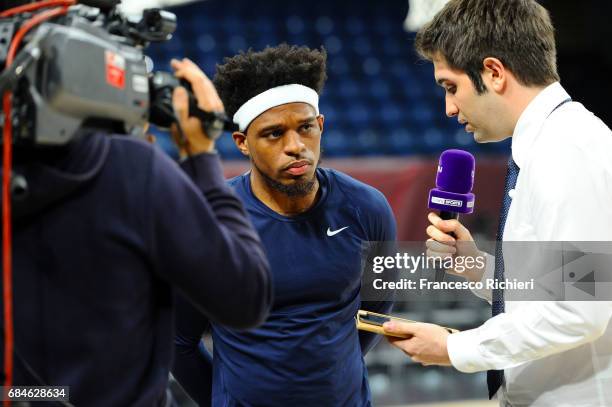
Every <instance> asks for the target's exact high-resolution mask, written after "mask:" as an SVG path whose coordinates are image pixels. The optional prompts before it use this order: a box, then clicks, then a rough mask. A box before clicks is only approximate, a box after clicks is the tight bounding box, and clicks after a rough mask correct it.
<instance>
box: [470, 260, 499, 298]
mask: <svg viewBox="0 0 612 407" xmlns="http://www.w3.org/2000/svg"><path fill="white" fill-rule="evenodd" d="M485 258H486V262H485V271H484V273H482V278H481V279H480V282H481V283H483V287H486V286H487V284H486V282H487V280H491V279H492V278H493V273H495V257H494V256H491V255H490V254H489V253H485ZM472 293H474V295H475V296H477V297H480V298H482V299H483V300H486V301H488V302H489V303H491V301H492V299H493V292H492V291H491V289H488V288H481V289H478V288H474V289H472Z"/></svg>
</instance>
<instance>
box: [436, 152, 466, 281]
mask: <svg viewBox="0 0 612 407" xmlns="http://www.w3.org/2000/svg"><path fill="white" fill-rule="evenodd" d="M475 170H476V160H475V159H474V156H473V155H472V154H470V153H468V152H467V151H463V150H455V149H453V150H446V151H444V152H442V154H441V155H440V161H438V176H437V177H436V188H433V189H432V190H430V191H429V202H428V205H429V208H430V209H437V210H439V211H440V218H442V220H449V219H459V214H460V213H463V214H466V213H472V212H474V194H473V193H472V188H473V187H474V172H475ZM450 235H451V236H453V237H457V236H455V234H454V233H450ZM445 275H446V273H445V272H444V270H443V269H436V270H435V281H443V280H444V276H445Z"/></svg>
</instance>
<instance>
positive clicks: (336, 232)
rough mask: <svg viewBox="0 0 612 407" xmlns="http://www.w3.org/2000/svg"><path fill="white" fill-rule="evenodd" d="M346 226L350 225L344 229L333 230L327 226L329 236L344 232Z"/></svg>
mask: <svg viewBox="0 0 612 407" xmlns="http://www.w3.org/2000/svg"><path fill="white" fill-rule="evenodd" d="M346 228H348V226H345V227H343V228H342V229H338V230H331V229H330V228H327V236H329V237H331V236H335V235H337V234H338V233H340V232H342V231H343V230H344V229H346Z"/></svg>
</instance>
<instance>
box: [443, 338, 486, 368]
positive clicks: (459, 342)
mask: <svg viewBox="0 0 612 407" xmlns="http://www.w3.org/2000/svg"><path fill="white" fill-rule="evenodd" d="M479 344H480V340H479V338H478V329H470V330H467V331H462V332H457V333H454V334H450V335H449V336H448V338H447V342H446V350H447V351H448V357H449V359H450V361H451V364H452V365H453V367H454V368H455V369H457V370H459V371H460V372H463V373H474V372H480V371H483V370H488V369H489V367H487V366H486V361H485V360H484V358H483V357H482V355H481V353H480V352H479V350H478V346H479Z"/></svg>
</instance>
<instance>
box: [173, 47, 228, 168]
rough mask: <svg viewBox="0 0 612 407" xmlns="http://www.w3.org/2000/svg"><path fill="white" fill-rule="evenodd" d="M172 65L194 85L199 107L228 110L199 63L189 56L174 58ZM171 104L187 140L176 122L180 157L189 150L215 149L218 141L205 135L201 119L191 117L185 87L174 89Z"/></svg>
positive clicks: (175, 138) (192, 151)
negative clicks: (182, 137) (191, 59)
mask: <svg viewBox="0 0 612 407" xmlns="http://www.w3.org/2000/svg"><path fill="white" fill-rule="evenodd" d="M170 64H171V66H172V69H174V74H175V76H176V77H177V78H180V79H185V80H186V81H188V82H189V83H190V84H191V88H192V89H193V93H194V95H195V97H196V100H197V101H198V107H199V108H200V109H202V110H204V111H208V112H211V111H215V112H223V111H225V109H224V108H223V103H222V102H221V99H220V98H219V95H218V94H217V91H216V89H215V87H214V86H213V84H212V82H211V80H210V79H208V77H207V76H206V74H204V72H202V70H201V69H200V68H198V66H197V65H196V64H194V63H193V62H192V61H190V60H189V59H187V58H184V59H182V60H180V61H179V60H177V59H173V60H172V61H171V62H170ZM172 104H173V106H174V110H175V112H176V115H177V117H178V119H179V122H180V124H181V128H182V129H183V134H184V135H185V139H186V140H182V139H181V136H180V134H179V132H178V129H177V128H176V125H173V126H172V129H171V132H172V138H173V139H174V142H175V143H176V144H177V146H178V148H179V153H180V155H181V157H185V156H186V155H187V153H189V154H194V155H195V154H199V153H204V152H211V151H214V149H215V142H214V140H211V139H209V138H208V137H206V135H205V134H204V132H203V130H202V126H201V124H200V120H199V119H197V118H195V117H189V98H188V95H187V90H186V89H185V88H183V87H178V88H176V89H175V90H174V93H173V95H172Z"/></svg>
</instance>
